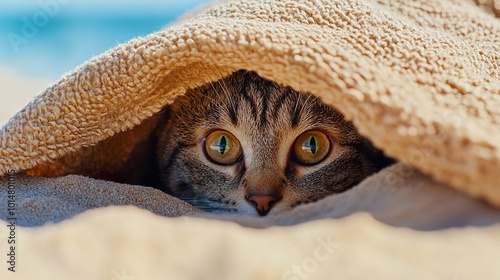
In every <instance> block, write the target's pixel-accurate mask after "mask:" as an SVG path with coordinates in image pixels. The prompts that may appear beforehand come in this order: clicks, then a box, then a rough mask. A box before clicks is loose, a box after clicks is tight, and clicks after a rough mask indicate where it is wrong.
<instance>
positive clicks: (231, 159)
mask: <svg viewBox="0 0 500 280" xmlns="http://www.w3.org/2000/svg"><path fill="white" fill-rule="evenodd" d="M205 152H206V155H207V157H208V158H209V159H210V160H212V161H214V162H215V163H219V164H224V165H227V164H232V163H235V162H237V161H238V160H239V159H240V158H241V155H242V149H241V145H240V142H239V141H238V139H236V137H234V135H232V134H231V133H229V132H227V131H225V130H217V131H214V132H212V133H210V134H209V135H208V136H207V137H206V139H205Z"/></svg>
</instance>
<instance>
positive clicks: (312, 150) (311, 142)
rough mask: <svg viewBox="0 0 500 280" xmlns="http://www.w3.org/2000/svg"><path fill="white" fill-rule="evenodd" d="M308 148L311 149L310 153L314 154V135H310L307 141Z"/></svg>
mask: <svg viewBox="0 0 500 280" xmlns="http://www.w3.org/2000/svg"><path fill="white" fill-rule="evenodd" d="M309 148H310V149H311V153H312V154H313V155H314V154H316V137H314V136H312V137H311V140H310V141H309Z"/></svg>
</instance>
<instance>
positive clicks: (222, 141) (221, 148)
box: [219, 136, 227, 155]
mask: <svg viewBox="0 0 500 280" xmlns="http://www.w3.org/2000/svg"><path fill="white" fill-rule="evenodd" d="M226 146H227V140H226V136H222V137H221V138H220V143H219V151H220V154H221V155H224V153H225V152H226Z"/></svg>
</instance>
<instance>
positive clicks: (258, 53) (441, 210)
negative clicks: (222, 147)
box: [0, 0, 500, 279]
mask: <svg viewBox="0 0 500 280" xmlns="http://www.w3.org/2000/svg"><path fill="white" fill-rule="evenodd" d="M478 2H481V3H480V4H481V5H482V6H481V7H480V6H478V5H476V3H475V2H474V1H472V0H443V1H425V0H419V1H403V0H400V1H389V0H387V1H383V0H380V1H375V0H365V1H329V0H328V1H327V0H325V1H304V0H302V1H300V0H299V1H296V0H283V1H261V0H241V1H226V2H221V3H219V4H215V5H213V6H211V7H209V8H205V9H201V10H198V11H197V12H195V13H193V14H192V15H191V16H187V17H185V18H184V19H182V20H181V21H179V22H177V23H176V24H174V25H172V26H170V27H169V28H168V29H166V30H164V31H161V32H158V33H155V34H152V35H150V36H147V37H145V38H138V39H135V40H132V41H130V42H128V43H126V44H123V45H120V46H118V47H116V48H114V49H112V50H110V51H108V52H106V53H104V54H102V55H100V56H98V57H95V58H94V59H92V60H90V61H88V62H87V63H85V64H84V65H82V66H81V67H79V68H77V69H76V70H74V71H73V72H72V73H70V74H68V75H67V76H65V77H63V78H62V79H61V80H60V81H59V82H58V83H56V84H54V85H53V86H51V87H49V88H47V89H46V90H45V91H44V92H43V93H42V94H41V95H40V96H38V97H37V98H36V99H35V100H33V101H32V102H31V103H30V104H28V105H27V106H26V107H25V108H24V109H23V110H22V111H21V112H19V113H18V114H17V115H16V116H14V117H13V118H12V119H11V120H10V121H9V122H8V123H7V124H6V125H5V126H4V127H3V128H2V130H1V131H0V143H1V148H0V175H4V174H6V173H7V172H8V171H9V170H14V171H16V172H24V173H27V174H30V175H43V176H47V177H57V176H63V175H67V174H83V175H90V176H93V177H97V178H102V179H113V180H124V181H127V182H130V181H128V179H130V178H128V177H127V176H124V175H129V174H130V173H133V172H131V171H136V170H138V168H139V167H140V166H137V165H136V166H134V157H130V156H129V155H130V154H131V153H132V152H133V151H134V148H135V147H137V144H139V143H140V142H142V141H143V140H145V139H147V137H148V135H149V134H150V132H151V130H152V129H153V128H154V125H155V124H156V118H155V113H157V112H159V111H160V110H161V108H162V107H163V106H165V105H167V104H169V103H171V102H173V101H174V99H175V98H176V97H177V96H179V95H181V94H183V93H184V92H185V91H186V89H188V88H193V87H196V86H199V85H202V84H204V83H207V82H210V81H214V80H217V79H218V78H220V77H222V76H224V75H228V74H229V73H231V72H233V71H234V70H237V69H241V68H243V69H248V70H253V71H256V72H257V73H258V74H260V75H261V76H263V77H265V78H268V79H272V80H274V81H276V82H279V83H283V84H286V85H290V86H292V87H294V88H295V89H297V90H301V91H307V92H311V93H312V94H315V95H317V96H318V97H320V98H321V99H322V100H323V101H324V102H326V103H327V104H330V105H332V106H334V107H335V108H337V109H339V110H340V111H341V112H343V113H344V114H345V115H346V116H347V117H348V118H349V119H350V120H352V121H353V122H354V124H355V125H356V126H357V127H358V129H359V130H360V132H361V133H362V134H364V135H366V136H367V137H369V138H370V139H371V140H372V141H373V142H374V143H375V144H376V145H377V146H378V147H380V148H382V149H383V150H384V151H386V152H387V153H388V154H389V155H391V156H394V157H396V158H397V159H399V160H400V161H402V162H404V163H407V164H408V165H409V166H411V167H409V166H405V165H402V164H398V165H396V166H394V167H391V168H388V169H385V170H383V171H382V172H381V173H379V174H377V175H376V176H374V177H371V178H370V179H367V180H365V181H364V182H363V183H362V184H361V185H360V186H358V187H356V188H355V189H353V190H352V191H349V192H346V193H345V194H341V195H338V196H334V197H330V198H327V199H325V200H322V201H320V202H317V203H314V204H309V205H304V206H302V207H300V208H297V209H296V210H294V211H292V212H290V213H287V214H284V215H280V216H275V217H268V218H265V219H256V218H244V217H222V216H216V217H213V216H210V218H217V219H229V220H232V221H235V222H237V223H240V224H243V225H245V226H249V227H268V226H270V225H294V224H297V223H300V222H305V221H310V220H315V219H324V218H328V217H330V218H339V219H338V220H323V221H318V222H314V223H306V224H301V225H295V226H292V227H279V228H267V229H264V230H259V231H257V230H255V229H249V228H244V229H242V228H239V227H236V226H234V225H232V224H231V222H221V221H203V220H200V219H188V220H187V221H188V223H187V224H184V225H182V223H183V222H182V221H183V220H167V219H165V218H160V217H154V216H151V214H149V213H147V212H143V211H140V210H138V209H136V208H131V209H130V211H129V210H128V209H127V210H124V209H123V208H113V209H105V208H104V209H98V210H93V211H92V212H90V213H84V214H83V215H82V216H80V217H75V218H71V217H72V216H73V215H75V214H77V213H80V212H82V211H84V210H86V209H89V208H95V207H100V206H107V205H110V204H132V205H136V206H139V207H141V208H145V209H149V210H151V211H152V212H155V213H157V214H161V215H165V216H178V215H182V214H186V215H193V214H195V211H196V210H195V209H193V208H191V207H189V206H187V205H185V204H184V203H182V202H180V201H178V200H175V199H173V198H171V197H168V196H166V195H163V194H159V192H158V191H156V190H153V189H146V188H143V187H141V186H131V185H126V184H117V183H112V182H110V181H98V180H94V179H90V178H86V177H81V176H74V175H71V176H69V177H61V178H41V177H27V176H25V175H16V176H15V178H16V179H15V182H16V183H15V184H16V187H17V191H18V192H17V195H18V197H17V198H16V199H17V200H16V203H17V204H16V207H17V208H16V209H17V210H16V215H17V216H18V217H19V218H20V223H21V224H23V225H26V226H33V225H41V224H43V223H44V222H48V221H60V220H63V219H69V220H67V221H63V222H61V223H60V224H56V225H45V226H43V227H41V228H34V229H30V228H24V227H22V228H18V229H19V239H18V240H19V243H20V244H19V247H18V249H19V251H18V253H19V263H20V264H19V265H20V268H21V262H22V259H23V258H25V260H26V267H24V268H23V269H22V271H23V272H22V273H20V274H17V275H18V277H21V278H25V279H33V278H43V277H44V276H49V275H50V276H51V278H53V276H54V274H56V275H63V276H60V277H61V278H64V279H67V278H70V277H68V275H71V278H75V277H81V278H82V279H83V278H86V279H89V278H90V279H99V278H102V279H111V278H112V277H114V278H116V279H118V277H119V275H120V274H121V273H122V272H123V271H124V272H125V273H126V274H133V275H135V276H136V277H137V278H144V279H150V278H160V277H161V278H165V273H166V272H169V273H170V275H172V276H173V278H174V279H193V278H199V277H202V276H203V277H204V278H205V277H206V278H228V279H277V278H278V279H279V278H282V279H294V277H295V279H297V278H296V276H297V275H290V274H286V275H285V273H287V271H288V269H292V268H293V265H295V264H297V265H303V266H304V268H305V267H306V266H307V269H309V270H311V272H309V273H310V274H308V275H312V273H317V274H314V278H313V279H324V278H328V279H329V278H331V276H332V275H335V273H340V274H339V275H342V276H343V275H346V277H345V278H352V279H365V278H366V275H370V276H373V277H377V276H378V277H380V278H382V276H386V277H383V278H384V279H390V278H393V279H396V278H398V279H401V278H405V276H408V275H411V276H413V275H414V277H415V278H431V277H430V276H433V277H435V278H440V279H447V278H449V279H454V278H460V279H461V278H475V277H477V278H485V279H487V278H491V279H496V278H499V277H500V275H498V270H497V269H496V267H497V264H498V261H497V258H495V256H496V255H497V254H498V251H499V241H498V234H499V228H498V223H499V221H498V217H499V216H500V215H499V213H498V211H499V210H497V209H495V208H493V207H491V206H488V205H485V204H483V202H482V201H479V200H475V199H473V198H471V197H480V198H483V199H485V200H487V201H488V202H490V203H491V204H492V205H496V206H500V179H498V175H497V170H499V168H500V140H499V139H500V125H499V124H500V110H498V108H500V106H499V105H500V83H499V81H500V80H499V78H500V21H499V19H498V18H495V14H497V15H498V7H499V6H500V5H498V1H484V2H483V1H478ZM414 168H415V169H417V170H420V171H422V172H423V173H425V174H428V175H429V176H432V178H434V179H435V180H438V181H439V182H441V183H442V184H440V183H436V182H435V181H434V180H433V179H431V177H427V176H426V175H422V174H421V173H420V171H417V170H415V169H414ZM394 174H396V176H395V175H394ZM1 184H2V186H5V185H6V184H7V178H5V177H4V178H3V179H2V181H1ZM449 187H452V188H454V189H451V188H449ZM2 190H3V191H4V194H5V192H6V189H5V188H3V189H2ZM457 190H458V191H462V192H463V193H460V192H458V191H457ZM465 194H467V195H470V196H466V195H465ZM82 196H83V197H82ZM6 199H7V198H5V196H4V195H3V196H2V199H1V200H0V202H1V203H2V205H6V204H7V203H6V201H5V200H6ZM5 211H6V210H5V209H2V210H1V211H0V215H1V218H2V219H6V218H7V217H6V216H7V215H8V212H5ZM359 211H367V212H369V213H370V214H371V215H372V216H373V217H375V218H376V219H377V220H379V221H380V222H376V221H373V220H372V219H370V218H368V217H366V216H364V215H361V214H359V213H358V214H354V216H352V217H350V216H349V217H345V216H347V215H350V214H352V213H356V212H359ZM197 215H200V214H197ZM360 216H361V217H360ZM341 217H344V218H341ZM179 221H181V222H179ZM184 221H186V220H184ZM382 223H383V224H382ZM180 224H181V225H180ZM134 226H137V227H134ZM453 226H457V227H460V228H457V229H447V228H449V227H453ZM464 226H474V227H472V228H467V227H464ZM398 227H410V228H412V229H414V230H433V231H432V232H420V231H418V232H416V231H412V230H408V229H401V228H398ZM0 228H3V230H5V229H6V227H5V226H4V225H0ZM133 229H135V230H133ZM1 233H2V236H5V234H4V233H3V232H1ZM96 233H97V234H96ZM99 233H101V234H102V235H101V237H102V239H99ZM330 233H334V234H335V236H334V237H335V238H338V239H339V240H340V241H339V244H340V247H339V251H338V252H339V254H338V255H335V253H333V255H334V256H335V257H334V258H332V260H328V261H329V262H326V264H328V263H330V264H331V265H326V264H325V265H321V266H320V265H319V259H316V262H317V263H318V267H317V269H316V268H314V269H313V265H314V263H313V261H314V257H315V255H314V254H315V252H316V251H315V250H316V248H317V247H318V245H317V244H319V243H317V242H319V241H317V238H321V237H326V236H328V234H330ZM162 238H163V239H162ZM2 240H3V239H2ZM214 240H215V241H217V242H215V241H214ZM249 240H250V241H251V242H250V243H249ZM342 241H343V242H344V243H342ZM23 242H25V243H23ZM342 244H345V246H343V245H342ZM0 246H6V244H5V243H2V244H1V245H0ZM48 248H50V250H49V249H48ZM103 248H104V249H103ZM341 248H342V249H341ZM183 249H184V250H183ZM6 250H7V249H6V248H5V247H0V252H5V251H6ZM471 250H472V251H471ZM48 251H51V252H53V255H50V256H49V255H47V254H48V253H47V252H48ZM443 252H445V253H443ZM311 255H312V256H313V257H311ZM21 256H23V257H21ZM144 256H147V257H146V258H145V259H143V260H144V263H143V262H142V261H141V258H142V257H144ZM262 256H266V257H262ZM360 256H363V257H364V258H362V257H360ZM267 257H269V258H267ZM311 258H313V261H310V259H311ZM319 258H322V257H321V256H319ZM270 259H272V260H273V261H270ZM471 259H473V260H474V262H471ZM443 260H450V262H449V263H447V262H446V261H443ZM476 261H477V262H476ZM85 264H86V265H85ZM415 264H417V265H415ZM190 265H191V266H190ZM395 266H397V269H395V268H394V267H395ZM30 267H31V268H34V267H36V270H33V271H32V270H30ZM81 267H85V268H86V269H82V268H81ZM88 267H93V268H94V269H92V270H89V269H88ZM177 267H180V268H177ZM193 267H196V268H197V269H196V270H194V269H192V268H193ZM360 267H361V268H367V270H364V269H363V270H360V269H359V268H360ZM485 267H486V268H485ZM115 268H116V270H113V269H115ZM174 268H175V269H174ZM258 268H261V270H259V269H258ZM54 269H57V271H55V270H54ZM129 269H130V270H129ZM37 271H39V272H37ZM191 271H193V272H191ZM115 272H116V273H118V276H116V275H115ZM384 272H385V274H384V275H383V274H382V273H384ZM0 273H1V274H0V276H2V277H1V278H2V279H4V277H3V276H4V274H5V273H6V270H4V269H2V270H0ZM176 273H178V274H179V275H180V276H179V277H174V276H176V275H177V274H176ZM189 273H193V274H189ZM480 273H484V275H485V277H481V276H483V274H480ZM170 275H169V276H170ZM212 275H214V277H211V276H212ZM8 276H9V277H10V276H12V275H11V274H8ZM287 276H289V277H287ZM311 277H312V276H311ZM339 277H340V276H339ZM303 278H304V277H298V279H303ZM406 278H407V277H406ZM304 279H305V278H304Z"/></svg>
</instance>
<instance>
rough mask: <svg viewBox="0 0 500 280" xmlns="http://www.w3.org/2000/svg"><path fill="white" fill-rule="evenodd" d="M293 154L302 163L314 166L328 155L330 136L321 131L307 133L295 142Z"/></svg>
mask: <svg viewBox="0 0 500 280" xmlns="http://www.w3.org/2000/svg"><path fill="white" fill-rule="evenodd" d="M293 152H294V155H295V157H296V158H297V160H298V161H299V162H300V163H302V164H305V165H313V164H316V163H319V162H320V161H322V160H323V159H324V158H325V157H326V156H327V155H328V153H329V152H330V140H329V139H328V136H326V135H325V134H324V133H322V132H320V131H316V130H310V131H306V132H304V133H302V134H301V135H300V136H299V137H298V138H297V140H295V144H294V145H293Z"/></svg>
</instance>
